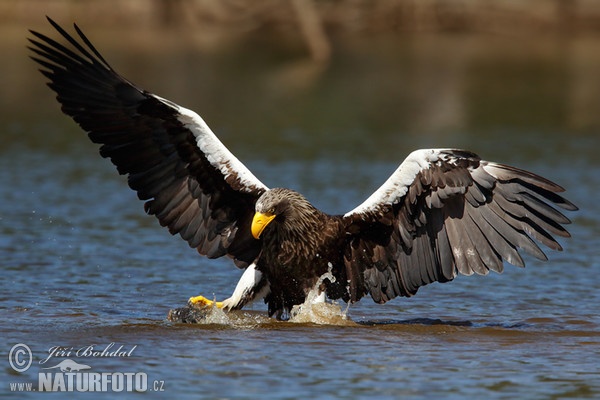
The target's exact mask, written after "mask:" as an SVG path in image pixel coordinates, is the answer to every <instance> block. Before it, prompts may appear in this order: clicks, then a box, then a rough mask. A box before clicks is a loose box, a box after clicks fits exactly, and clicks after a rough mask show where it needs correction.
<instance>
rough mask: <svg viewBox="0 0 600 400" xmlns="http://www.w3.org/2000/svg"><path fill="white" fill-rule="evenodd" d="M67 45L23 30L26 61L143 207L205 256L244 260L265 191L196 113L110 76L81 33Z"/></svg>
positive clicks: (255, 246)
mask: <svg viewBox="0 0 600 400" xmlns="http://www.w3.org/2000/svg"><path fill="white" fill-rule="evenodd" d="M48 20H49V21H50V23H51V24H52V26H53V27H54V28H55V29H56V30H57V31H58V32H59V33H60V34H61V35H62V36H63V38H64V39H66V40H67V41H68V42H69V43H70V44H71V46H72V48H68V47H66V46H64V45H62V44H60V43H58V42H56V41H54V40H53V39H51V38H49V37H47V36H45V35H42V34H40V33H37V32H33V31H31V33H32V34H33V35H34V36H35V39H30V42H31V43H32V45H33V46H31V47H30V49H31V50H32V51H33V52H34V53H35V56H33V57H32V58H33V59H34V60H35V61H36V62H37V63H39V64H40V65H41V66H42V67H43V69H42V70H41V72H42V73H43V74H44V75H45V76H46V77H48V78H49V79H50V83H49V84H48V86H49V87H50V88H51V89H52V90H54V91H55V92H56V93H57V95H58V96H57V99H58V101H59V102H60V103H61V104H62V110H63V112H64V113H65V114H67V115H69V116H71V117H73V119H74V120H75V121H76V122H77V123H78V124H79V125H80V126H81V127H82V128H83V129H84V130H85V131H87V133H88V135H89V137H90V139H91V140H92V141H93V142H94V143H99V144H102V146H101V147H100V154H101V155H102V157H108V158H110V160H111V161H112V162H113V164H115V165H116V166H117V170H118V171H119V173H120V174H125V175H127V177H128V183H129V186H130V187H131V188H132V189H133V190H135V191H136V192H137V194H138V197H139V198H140V199H141V200H146V203H145V209H146V211H147V212H148V213H149V214H152V215H156V217H157V218H158V220H159V221H160V224H161V225H163V226H167V227H168V228H169V231H170V232H171V233H172V234H179V235H181V237H182V238H183V239H184V240H186V241H187V242H188V243H189V245H190V246H191V247H194V248H196V249H197V250H198V252H200V254H204V255H207V256H208V257H211V258H214V257H220V256H223V255H226V254H227V255H229V256H230V257H232V258H234V260H235V261H236V264H237V265H238V266H240V267H244V266H246V265H247V264H248V263H251V262H252V261H253V260H254V258H255V257H256V256H257V254H258V252H259V250H260V249H259V245H260V242H258V241H256V240H255V239H254V238H252V237H251V235H250V224H251V220H252V215H253V213H254V203H255V202H256V199H257V198H258V197H259V196H260V194H262V193H263V192H264V191H265V190H266V186H265V185H263V184H262V183H261V182H260V181H259V180H258V179H257V178H256V177H254V175H252V173H251V172H250V171H249V170H248V169H247V168H246V167H245V166H244V165H243V164H242V163H241V162H240V161H239V160H237V159H236V158H235V157H234V156H233V155H232V154H231V153H230V152H229V150H227V148H226V147H225V146H224V145H223V144H222V143H221V142H220V141H219V139H217V137H216V136H215V135H214V134H213V133H212V132H211V130H210V128H209V127H208V126H207V125H206V123H205V122H204V121H203V120H202V118H200V117H199V116H198V115H197V114H196V113H194V112H192V111H190V110H187V109H185V108H183V107H180V106H178V105H177V104H174V103H172V102H170V101H168V100H165V99H162V98H160V97H158V96H156V95H153V94H151V93H149V92H147V91H144V90H141V89H139V88H137V87H136V86H134V85H133V84H132V83H131V82H129V81H127V80H126V79H124V78H123V77H121V76H120V75H119V74H117V73H116V72H115V71H114V70H113V69H112V68H111V67H110V65H108V63H107V62H106V61H105V60H104V58H103V57H102V56H101V55H100V53H99V52H98V51H97V50H96V49H95V48H94V46H93V45H92V44H91V42H90V41H89V40H88V39H87V38H86V37H85V35H84V34H83V33H82V32H81V30H80V29H79V28H78V27H77V25H75V30H76V31H77V34H78V35H79V39H81V41H82V42H79V41H78V40H76V39H75V38H73V37H72V36H70V35H69V34H68V33H67V32H66V31H65V30H64V29H62V28H61V27H60V26H59V25H58V24H56V23H55V22H54V21H52V20H51V19H50V18H48Z"/></svg>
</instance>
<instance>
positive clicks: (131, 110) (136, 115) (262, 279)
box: [30, 18, 577, 318]
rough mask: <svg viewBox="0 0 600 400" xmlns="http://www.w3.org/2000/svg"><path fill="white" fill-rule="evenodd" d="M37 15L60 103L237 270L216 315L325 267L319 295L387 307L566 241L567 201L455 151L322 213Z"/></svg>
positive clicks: (307, 279)
mask: <svg viewBox="0 0 600 400" xmlns="http://www.w3.org/2000/svg"><path fill="white" fill-rule="evenodd" d="M48 20H49V22H50V23H51V24H52V26H53V27H54V28H55V29H56V30H57V31H58V32H59V33H60V35H62V37H63V38H64V39H65V40H66V41H67V42H68V43H70V46H69V47H67V46H65V45H63V44H60V43H59V42H57V41H55V40H53V39H51V38H49V37H48V36H45V35H43V34H40V33H38V32H34V31H31V33H32V35H33V36H34V37H35V38H32V39H30V42H31V44H32V46H31V47H30V50H31V51H33V53H35V54H34V55H33V56H32V58H33V59H34V60H35V61H36V62H37V63H39V64H40V65H41V66H42V69H41V72H42V74H44V75H45V76H46V77H47V78H48V79H49V80H50V82H49V83H48V85H49V87H50V88H51V89H52V90H54V91H55V92H56V93H57V99H58V101H59V102H60V103H61V104H62V111H63V112H64V113H65V114H67V115H69V116H71V117H72V118H73V119H74V120H75V121H76V122H77V123H78V124H79V125H80V126H81V127H82V128H83V129H84V130H85V131H86V132H87V133H88V135H89V137H90V139H91V140H92V141H93V142H94V143H99V144H101V147H100V155H101V156H102V157H107V158H110V160H111V161H112V162H113V164H115V165H116V167H117V170H118V172H119V173H120V174H124V175H127V182H128V184H129V186H130V187H131V188H132V189H133V190H135V191H136V192H137V194H138V197H139V198H140V199H141V200H145V201H146V202H145V210H146V212H147V213H148V214H152V215H155V216H156V217H157V218H158V220H159V221H160V224H161V225H162V226H166V227H168V229H169V231H170V232H171V234H173V235H174V234H179V235H180V236H181V237H182V238H183V239H184V240H186V241H187V242H188V243H189V245H190V246H191V247H193V248H196V249H197V250H198V252H199V253H200V254H202V255H205V256H207V257H209V258H216V257H221V256H229V257H230V258H232V259H233V262H234V263H235V265H237V266H238V267H239V268H243V269H245V272H244V273H243V274H242V277H241V279H240V281H239V283H238V284H237V286H236V288H235V290H234V292H233V294H232V296H231V297H230V298H228V299H226V300H224V301H222V302H216V306H218V307H221V308H223V309H225V310H235V309H241V308H242V307H243V306H244V305H246V304H248V303H249V302H251V301H253V300H256V299H261V298H264V300H265V302H266V303H267V304H268V313H269V315H270V316H273V315H275V316H276V317H277V318H285V316H286V315H287V314H288V312H289V311H290V310H291V308H292V307H293V306H294V305H298V304H302V303H303V302H304V301H305V299H306V296H307V293H308V292H309V290H310V289H311V288H312V287H313V286H314V285H315V284H316V283H317V281H318V279H319V277H320V276H322V275H323V274H325V273H326V272H328V271H331V273H332V274H333V276H334V277H335V279H331V281H329V282H327V281H325V282H324V283H323V284H322V285H321V287H320V290H321V292H322V294H323V296H322V297H323V298H324V295H326V296H327V297H329V298H331V299H340V298H341V299H343V300H344V301H346V302H356V301H358V300H360V299H361V298H362V297H363V296H365V295H367V294H368V295H370V296H371V298H372V299H373V300H374V301H375V302H376V303H385V302H386V301H388V300H390V299H393V298H394V297H396V296H412V295H414V294H415V293H416V292H417V290H418V289H419V287H421V286H423V285H427V284H429V283H432V282H448V281H451V280H452V279H454V278H455V277H456V276H457V275H458V274H463V275H471V274H473V273H476V274H483V275H485V274H487V273H488V271H490V270H492V271H496V272H501V271H502V270H503V262H504V261H507V262H509V263H511V264H514V265H517V266H521V267H522V266H524V263H523V260H522V258H521V256H520V254H519V250H522V251H524V252H527V253H529V254H531V255H533V256H535V257H537V258H538V259H541V260H547V258H546V256H545V254H544V253H543V252H542V250H541V249H540V248H539V247H538V245H537V244H536V241H537V242H539V243H541V244H543V245H545V246H547V247H549V248H551V249H554V250H562V249H561V246H560V245H559V244H558V243H557V242H556V240H555V239H554V238H553V235H556V236H561V237H569V236H570V235H569V233H568V232H567V231H566V230H565V229H564V228H563V226H562V225H564V224H568V223H570V221H569V219H568V218H566V217H565V216H564V215H563V214H562V213H561V212H559V211H558V210H557V209H556V208H555V207H554V206H558V207H560V208H563V209H565V210H577V207H576V206H575V205H573V204H572V203H571V202H569V201H568V200H566V199H564V198H563V197H561V196H560V195H559V194H557V193H559V192H563V191H564V189H563V188H562V187H560V186H559V185H557V184H555V183H553V182H550V181H549V180H547V179H544V178H542V177H540V176H538V175H535V174H533V173H531V172H527V171H524V170H521V169H518V168H515V167H511V166H508V165H503V164H498V163H495V162H491V161H484V160H482V159H481V158H479V157H478V156H477V155H476V154H474V153H471V152H469V151H465V150H455V149H429V150H416V151H414V152H412V153H411V154H410V155H409V156H408V157H407V158H406V160H404V162H403V163H402V164H400V166H399V167H398V169H397V170H396V171H395V172H394V173H393V174H392V175H391V176H390V177H389V179H388V180H387V181H386V182H385V183H384V184H383V185H382V186H381V187H380V188H379V189H377V191H375V192H374V193H373V194H372V195H371V196H370V197H369V198H368V199H367V200H365V201H364V202H363V203H362V204H360V205H359V206H358V207H356V208H355V209H353V210H351V211H349V212H347V213H346V214H344V215H328V214H325V213H323V212H321V211H319V210H317V209H316V208H315V207H314V206H312V205H311V204H310V203H309V202H308V201H307V200H306V198H304V196H302V195H301V194H300V193H297V192H295V191H293V190H290V189H283V188H276V189H269V188H268V187H267V186H265V185H264V184H263V183H262V182H261V181H260V180H258V179H257V178H256V177H255V176H254V175H253V174H252V173H251V172H250V171H249V170H248V169H247V168H246V167H245V166H244V165H243V164H242V163H241V162H240V161H239V160H238V159H237V158H236V157H235V156H234V155H233V154H231V153H230V152H229V150H227V148H226V147H225V146H224V145H223V144H222V143H221V142H220V141H219V139H218V138H217V137H216V136H215V135H214V134H213V132H212V131H211V130H210V128H209V127H208V126H207V125H206V123H205V122H204V120H203V119H202V118H201V117H200V116H198V115H197V114H196V113H194V112H193V111H190V110H188V109H186V108H183V107H181V106H179V105H177V104H175V103H173V102H171V101H169V100H166V99H163V98H161V97H158V96H156V95H154V94H152V93H150V92H147V91H145V90H142V89H140V88H138V87H136V86H135V85H133V84H132V83H131V82H129V81H128V80H126V79H125V78H123V77H122V76H120V75H119V74H118V73H117V72H115V70H113V69H112V68H111V67H110V65H109V64H108V63H107V62H106V60H105V59H104V58H103V57H102V56H101V55H100V53H99V52H98V51H97V50H96V49H95V48H94V46H93V45H92V43H91V42H90V41H89V40H88V39H87V38H86V36H85V35H84V34H83V32H82V31H81V30H80V29H79V28H78V27H77V25H74V27H75V31H76V32H77V35H78V36H79V39H80V40H78V39H76V38H74V37H72V36H71V35H69V34H68V33H67V32H66V31H65V30H64V29H62V28H61V27H60V26H59V25H58V24H56V23H55V22H54V21H52V20H51V19H50V18H48ZM190 302H191V303H192V304H208V305H214V304H213V302H212V301H211V300H208V299H206V298H205V297H202V296H198V297H192V298H191V299H190Z"/></svg>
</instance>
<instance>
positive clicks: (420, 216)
mask: <svg viewBox="0 0 600 400" xmlns="http://www.w3.org/2000/svg"><path fill="white" fill-rule="evenodd" d="M563 191H564V189H563V188H562V187H560V186H559V185H557V184H555V183H553V182H551V181H549V180H547V179H545V178H542V177H540V176H538V175H535V174H533V173H531V172H528V171H524V170H521V169H518V168H514V167H511V166H507V165H502V164H497V163H492V162H487V161H484V160H481V159H480V158H479V157H478V156H477V155H476V154H474V153H471V152H468V151H464V150H452V149H433V150H417V151H415V152H413V153H411V154H410V155H409V156H408V157H407V159H406V160H405V161H404V162H403V163H402V164H401V165H400V166H399V167H398V169H397V170H396V171H395V172H394V173H393V174H392V176H391V177H390V178H389V179H388V180H387V181H386V182H385V183H384V184H383V185H382V186H381V187H380V188H379V189H378V190H377V191H375V192H374V193H373V194H372V195H371V196H370V197H369V198H368V199H367V200H366V201H365V202H363V203H362V204H361V205H359V206H358V207H356V208H355V209H353V210H352V211H350V212H348V213H347V214H345V215H344V220H345V221H346V226H347V227H348V229H347V232H348V235H349V236H350V237H351V243H352V247H353V248H356V249H357V250H360V251H361V252H362V254H361V255H360V256H358V252H357V251H355V252H352V254H353V255H354V257H353V258H348V259H346V269H347V270H352V271H354V272H353V275H354V276H356V275H357V274H358V272H356V271H362V273H363V274H364V276H365V277H366V278H365V280H364V288H362V289H361V288H360V287H357V288H356V285H354V286H352V287H355V289H354V290H356V293H350V298H351V299H356V298H359V297H360V295H361V294H365V293H367V292H368V293H370V294H371V296H372V297H373V299H374V300H375V301H377V302H384V301H387V300H389V299H391V298H393V297H395V296H412V295H413V294H415V293H416V292H417V290H418V288H419V287H421V286H423V285H427V284H429V283H432V282H448V281H450V280H452V279H454V277H455V276H456V275H457V274H462V275H471V274H474V273H475V274H479V275H486V274H488V273H489V271H490V270H492V271H496V272H502V270H503V262H504V261H507V262H509V263H510V264H513V265H516V266H521V267H522V266H524V265H525V263H524V261H523V258H522V257H521V254H520V253H519V250H522V251H524V252H526V253H529V254H531V255H533V256H535V257H537V258H539V259H541V260H546V259H547V258H546V255H545V254H544V252H543V251H542V250H541V249H540V247H539V246H538V244H537V243H536V241H537V242H538V243H541V244H543V245H545V246H547V247H549V248H551V249H554V250H561V247H560V244H559V243H558V242H557V241H556V240H555V239H554V238H553V236H552V235H557V236H560V237H569V233H568V232H567V230H566V229H565V228H564V227H563V225H566V224H569V223H570V221H569V219H568V218H567V217H565V216H564V215H563V214H562V213H561V212H559V211H558V210H557V209H556V208H555V207H554V206H557V207H560V208H563V209H565V210H576V209H577V207H576V206H575V205H573V204H572V203H571V202H569V201H568V200H566V199H565V198H563V197H562V196H560V195H559V194H558V193H560V192H563ZM390 207H391V209H392V210H393V212H392V214H393V222H392V231H391V233H390V234H389V236H387V238H388V239H387V240H385V239H383V238H381V237H380V236H377V235H376V234H375V232H385V226H387V225H389V222H386V223H387V225H386V223H383V222H380V221H383V218H384V215H385V220H386V221H389V216H388V214H389V212H388V210H389V209H390ZM375 238H377V239H375ZM372 248H378V249H380V250H379V251H378V252H371V251H369V250H370V249H372ZM375 270H376V272H375ZM386 270H389V272H386ZM349 275H350V274H349ZM394 277H395V278H396V279H399V280H400V282H399V283H397V284H392V283H391V282H389V279H391V278H394ZM352 287H351V290H352ZM391 288H393V292H392V291H390V289H391ZM361 290H362V291H361Z"/></svg>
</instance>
